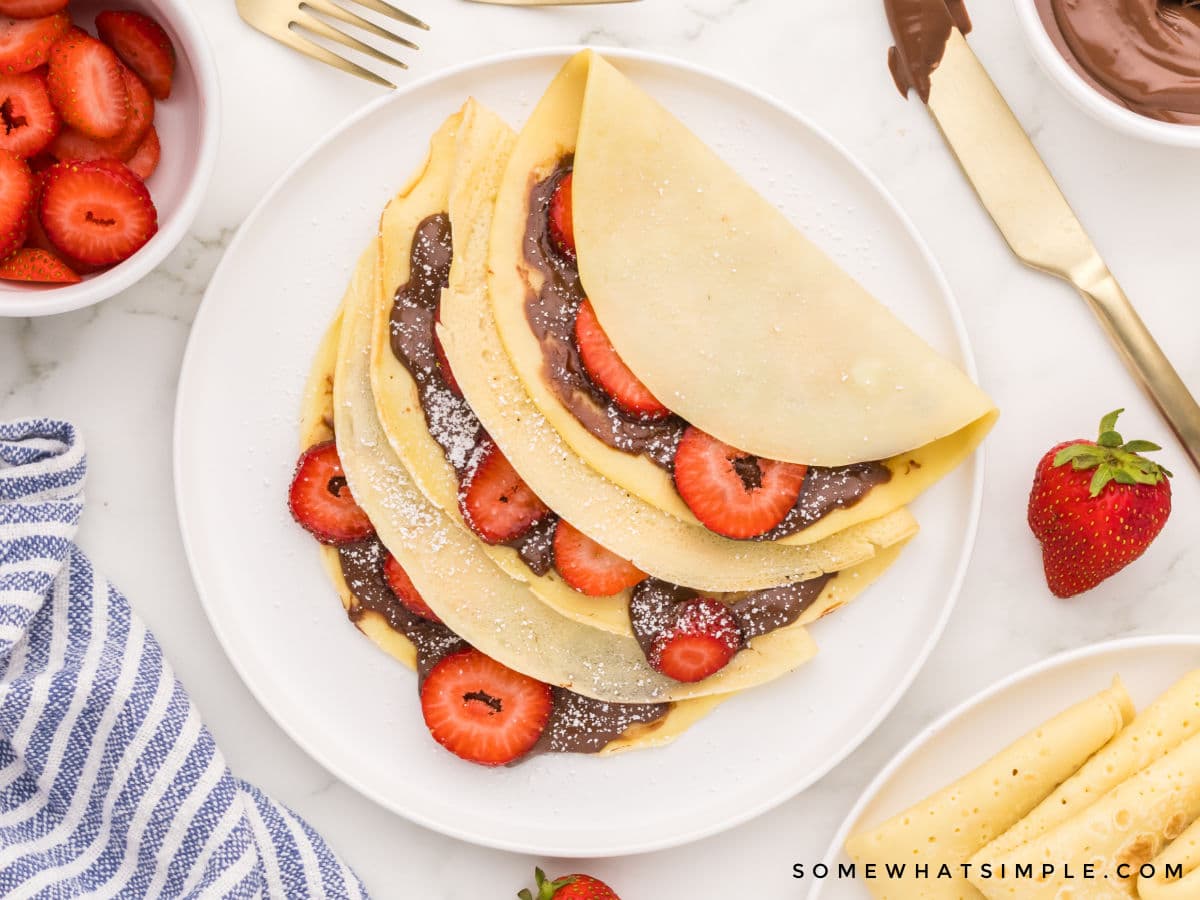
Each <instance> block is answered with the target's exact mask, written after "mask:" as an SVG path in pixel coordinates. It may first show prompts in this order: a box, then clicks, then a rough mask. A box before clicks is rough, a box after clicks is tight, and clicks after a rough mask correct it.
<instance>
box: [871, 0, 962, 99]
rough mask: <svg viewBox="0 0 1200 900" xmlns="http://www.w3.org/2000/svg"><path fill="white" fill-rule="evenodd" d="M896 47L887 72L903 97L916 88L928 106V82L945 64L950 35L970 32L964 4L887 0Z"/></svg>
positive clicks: (951, 0) (941, 0) (940, 0)
mask: <svg viewBox="0 0 1200 900" xmlns="http://www.w3.org/2000/svg"><path fill="white" fill-rule="evenodd" d="M883 7H884V9H885V10H887V17H888V24H889V25H890V26H891V28H892V38H893V40H895V42H896V43H895V46H893V47H892V48H891V49H890V50H888V68H889V69H891V70H892V78H893V80H895V82H896V87H898V88H899V89H900V93H901V94H906V95H907V94H908V92H909V89H910V88H915V89H916V92H917V95H918V96H919V97H920V98H921V101H922V102H924V103H928V102H929V79H930V78H931V77H932V75H933V72H934V70H935V69H936V68H937V67H938V65H939V64H940V63H941V61H942V54H943V53H945V52H946V42H947V41H948V40H950V32H951V31H952V30H953V29H955V28H957V29H958V30H959V31H961V32H962V33H963V34H967V33H968V32H970V30H971V19H970V17H969V16H968V15H967V8H966V6H965V5H964V4H963V0H884V2H883Z"/></svg>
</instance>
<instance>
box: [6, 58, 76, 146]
mask: <svg viewBox="0 0 1200 900" xmlns="http://www.w3.org/2000/svg"><path fill="white" fill-rule="evenodd" d="M61 128H62V121H61V120H60V119H59V117H58V112H57V111H56V110H55V109H54V107H53V106H52V105H51V103H50V94H49V92H48V91H47V90H46V79H45V77H44V76H42V75H41V74H39V73H38V72H25V73H23V74H21V75H0V150H8V151H10V152H12V153H15V154H17V156H23V157H25V158H26V159H28V158H29V157H31V156H37V155H38V154H39V153H41V152H42V151H43V150H45V149H46V148H47V147H48V146H50V142H51V141H52V140H54V136H55V135H56V134H58V132H59V129H61Z"/></svg>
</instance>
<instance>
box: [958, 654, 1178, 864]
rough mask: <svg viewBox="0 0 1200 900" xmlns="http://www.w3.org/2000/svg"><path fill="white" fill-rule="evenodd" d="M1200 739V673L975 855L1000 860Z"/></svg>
mask: <svg viewBox="0 0 1200 900" xmlns="http://www.w3.org/2000/svg"><path fill="white" fill-rule="evenodd" d="M1195 734H1200V669H1198V670H1196V671H1195V672H1191V673H1189V674H1188V675H1186V676H1184V677H1183V678H1182V679H1180V680H1179V681H1178V682H1176V683H1175V684H1174V685H1173V686H1172V687H1171V689H1170V690H1168V691H1167V692H1166V693H1165V694H1163V695H1162V696H1161V697H1159V698H1158V699H1157V700H1155V701H1154V702H1153V703H1151V704H1150V705H1149V706H1147V707H1146V708H1145V709H1144V710H1142V711H1141V712H1140V713H1139V714H1138V716H1137V718H1136V719H1134V720H1133V722H1131V723H1130V725H1129V727H1128V728H1126V729H1125V730H1124V731H1122V732H1121V733H1120V734H1119V735H1117V736H1116V738H1114V739H1113V740H1112V741H1111V742H1110V743H1109V744H1108V746H1106V747H1105V748H1104V749H1103V750H1101V751H1100V752H1099V753H1097V754H1096V755H1095V756H1093V757H1092V758H1091V759H1089V760H1088V761H1087V763H1086V764H1085V765H1084V766H1083V768H1082V769H1080V770H1079V771H1078V772H1076V773H1075V774H1074V775H1072V776H1071V777H1070V778H1068V779H1067V780H1066V781H1065V782H1064V783H1063V784H1062V786H1061V787H1059V788H1058V790H1056V791H1055V792H1054V793H1053V794H1051V795H1050V796H1049V797H1047V798H1046V799H1045V800H1044V801H1043V802H1042V803H1040V804H1039V805H1038V808H1037V809H1035V810H1034V811H1033V812H1031V813H1030V814H1029V815H1028V816H1026V817H1025V818H1024V819H1022V820H1021V821H1020V822H1018V823H1017V824H1016V825H1014V826H1013V827H1012V828H1011V829H1009V830H1008V831H1006V832H1005V833H1004V834H1002V835H1001V836H1000V837H998V838H997V839H996V840H994V841H993V842H992V843H991V844H989V845H988V846H987V847H985V848H984V849H983V850H982V851H980V853H979V854H978V855H977V858H976V860H975V861H981V860H983V859H984V858H995V857H997V856H1002V855H1003V854H1005V853H1008V852H1009V851H1011V850H1014V849H1015V848H1017V847H1019V846H1021V845H1022V844H1025V843H1027V842H1029V841H1031V840H1034V839H1035V838H1038V837H1041V836H1042V835H1043V834H1045V833H1046V832H1047V831H1049V830H1050V829H1052V828H1054V827H1055V826H1057V825H1059V824H1060V823H1062V822H1065V821H1066V820H1067V819H1069V818H1071V817H1072V816H1074V815H1077V814H1078V813H1080V812H1082V811H1083V810H1084V809H1087V808H1088V807H1089V806H1091V805H1092V804H1093V803H1095V802H1096V801H1097V800H1099V799H1100V798H1101V797H1103V796H1104V795H1105V794H1107V793H1108V792H1109V791H1111V790H1112V789H1113V788H1115V787H1116V786H1117V785H1119V784H1121V783H1122V782H1123V781H1126V780H1127V779H1129V778H1131V777H1133V776H1134V775H1135V774H1137V773H1138V772H1140V771H1141V770H1142V769H1144V768H1146V766H1148V765H1150V764H1151V763H1154V762H1156V761H1157V760H1159V759H1161V758H1162V757H1164V756H1166V755H1167V754H1168V753H1170V752H1171V751H1172V750H1174V749H1175V748H1176V747H1178V746H1179V745H1180V744H1182V743H1183V742H1184V741H1185V740H1187V739H1188V738H1190V737H1192V736H1193V735H1195Z"/></svg>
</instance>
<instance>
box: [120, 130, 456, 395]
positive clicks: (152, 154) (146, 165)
mask: <svg viewBox="0 0 1200 900" xmlns="http://www.w3.org/2000/svg"><path fill="white" fill-rule="evenodd" d="M161 156H162V147H161V146H160V145H159V143H158V129H156V128H155V127H154V126H153V125H151V126H150V130H149V131H148V132H146V137H145V138H144V139H143V140H142V143H141V146H139V147H138V148H137V152H136V153H134V154H133V156H131V157H130V158H129V161H128V162H127V163H126V165H127V166H129V169H130V171H131V172H133V174H134V175H136V176H137V177H138V178H140V179H142V181H145V180H146V179H147V178H149V177H150V176H151V175H153V174H154V173H155V172H156V171H157V170H158V161H159V159H160V158H161ZM438 347H439V348H440V347H441V344H440V343H439V344H438ZM438 358H439V359H441V357H438ZM449 371H450V367H449V366H448V365H447V366H446V372H449ZM453 377H454V376H450V380H451V381H452V380H453ZM452 386H453V387H455V388H457V387H458V385H452Z"/></svg>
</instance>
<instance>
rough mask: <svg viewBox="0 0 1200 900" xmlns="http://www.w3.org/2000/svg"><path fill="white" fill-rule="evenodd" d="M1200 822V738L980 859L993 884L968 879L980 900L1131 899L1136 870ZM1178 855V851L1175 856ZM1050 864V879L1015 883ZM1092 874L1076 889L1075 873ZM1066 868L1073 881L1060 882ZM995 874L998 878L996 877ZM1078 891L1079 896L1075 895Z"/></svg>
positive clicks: (1134, 891) (1040, 878)
mask: <svg viewBox="0 0 1200 900" xmlns="http://www.w3.org/2000/svg"><path fill="white" fill-rule="evenodd" d="M1198 816H1200V735H1196V736H1194V737H1191V738H1188V739H1187V740H1186V741H1184V742H1183V743H1182V744H1180V745H1179V746H1177V747H1176V748H1175V749H1174V750H1172V751H1170V752H1169V753H1167V754H1166V756H1163V757H1162V758H1161V759H1159V760H1158V761H1157V762H1154V763H1151V764H1150V765H1149V766H1147V767H1146V768H1144V769H1142V770H1141V771H1140V772H1138V773H1137V774H1136V775H1134V776H1133V777H1131V778H1129V779H1127V780H1126V781H1124V782H1122V783H1121V784H1119V785H1117V786H1116V787H1115V788H1113V789H1112V790H1110V791H1109V792H1108V793H1107V794H1105V795H1104V796H1103V797H1100V798H1099V799H1098V800H1096V802H1095V803H1092V804H1091V805H1090V806H1088V807H1086V808H1085V809H1083V810H1082V811H1081V812H1079V813H1077V814H1076V815H1074V816H1072V817H1071V818H1069V819H1067V820H1066V821H1064V822H1062V823H1060V824H1059V825H1057V826H1056V827H1054V828H1052V829H1050V830H1049V831H1047V832H1045V833H1044V834H1042V835H1040V836H1039V837H1036V838H1034V839H1033V840H1031V841H1029V842H1027V843H1025V844H1022V845H1020V846H1019V847H1016V848H1014V849H1012V850H1010V851H1008V852H1006V853H1000V854H997V855H994V856H993V855H990V854H980V855H979V857H977V858H976V861H977V862H980V863H986V864H990V865H991V870H992V875H993V877H992V878H990V879H983V878H979V877H976V876H974V875H973V876H972V878H971V883H972V884H973V885H975V887H976V888H978V889H979V890H980V892H981V893H982V894H983V895H984V896H985V897H987V898H988V900H999V898H1010V897H1019V898H1021V900H1041V898H1046V900H1050V898H1055V900H1061V898H1063V897H1064V896H1065V895H1064V892H1067V894H1068V895H1073V896H1076V897H1080V898H1082V897H1085V896H1086V897H1088V898H1096V900H1106V898H1110V897H1113V898H1116V897H1134V896H1137V893H1136V882H1137V878H1138V871H1139V869H1140V867H1141V866H1142V865H1143V864H1144V863H1148V862H1150V861H1151V860H1152V859H1154V858H1155V857H1156V856H1158V855H1159V854H1160V853H1162V852H1163V851H1164V849H1166V848H1167V847H1168V845H1170V844H1171V842H1173V841H1175V840H1176V839H1177V838H1179V837H1180V836H1181V835H1182V834H1183V833H1184V831H1185V830H1186V829H1187V828H1188V826H1189V825H1191V824H1192V823H1193V822H1194V821H1195V820H1196V818H1197V817H1198ZM1181 852H1183V851H1182V850H1181ZM1042 863H1053V864H1054V868H1053V872H1052V874H1050V875H1049V876H1047V877H1037V878H1034V879H1029V878H1018V877H1016V875H1017V869H1016V866H1017V865H1018V864H1033V866H1034V868H1035V870H1036V869H1037V868H1038V867H1040V866H1041V864H1042ZM1088 864H1090V865H1092V866H1093V867H1094V869H1093V872H1094V875H1095V877H1094V879H1092V880H1089V881H1088V882H1087V885H1086V888H1079V887H1077V885H1078V874H1079V873H1080V872H1081V871H1082V870H1083V867H1084V866H1085V865H1088ZM1066 867H1069V868H1070V870H1072V871H1073V872H1074V873H1075V874H1076V878H1075V880H1074V881H1068V880H1067V879H1066V878H1065V877H1064V876H1065V873H1066ZM1001 875H1003V877H1001ZM1085 890H1086V893H1083V891H1085Z"/></svg>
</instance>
